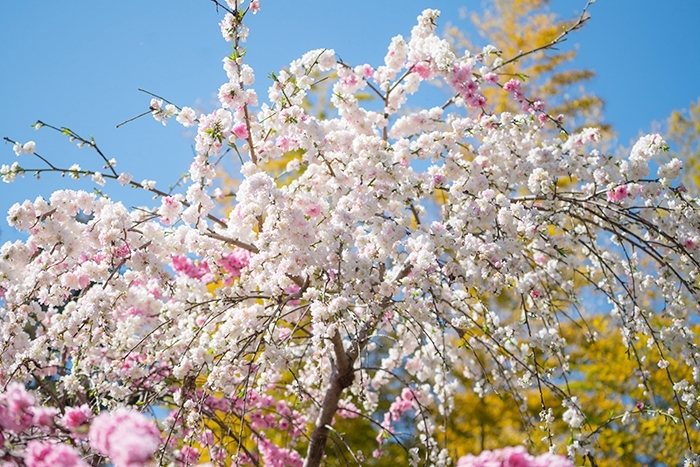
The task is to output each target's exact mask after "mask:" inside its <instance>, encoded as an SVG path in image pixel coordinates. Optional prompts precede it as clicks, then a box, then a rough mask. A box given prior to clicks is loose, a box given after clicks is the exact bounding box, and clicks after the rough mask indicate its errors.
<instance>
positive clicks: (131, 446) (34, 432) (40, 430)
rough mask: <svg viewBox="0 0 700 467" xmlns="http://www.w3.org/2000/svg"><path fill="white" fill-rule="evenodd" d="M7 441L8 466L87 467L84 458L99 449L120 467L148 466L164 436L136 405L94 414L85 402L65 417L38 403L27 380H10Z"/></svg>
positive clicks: (0, 439)
mask: <svg viewBox="0 0 700 467" xmlns="http://www.w3.org/2000/svg"><path fill="white" fill-rule="evenodd" d="M91 420H92V423H90V422H91ZM66 434H67V436H66ZM66 441H68V442H69V443H70V444H68V443H66ZM4 443H10V444H12V445H13V446H14V449H12V450H0V465H2V466H3V467H10V466H21V465H24V466H25V467H87V466H88V465H89V464H88V463H87V462H86V461H85V460H84V459H85V458H89V457H91V456H93V455H94V454H95V452H97V453H99V454H101V455H103V456H106V457H108V458H109V459H110V460H111V461H112V462H113V464H114V467H143V466H145V465H146V464H147V463H148V462H149V461H150V460H151V459H152V458H153V454H154V453H155V452H156V450H157V449H158V448H159V446H160V444H161V436H160V431H159V430H158V427H157V426H156V424H155V423H154V422H153V421H152V420H149V419H148V418H146V417H145V416H144V415H143V414H141V413H140V412H137V411H135V410H131V409H127V408H120V409H117V410H115V411H114V412H102V413H101V414H100V415H98V416H97V417H95V418H94V419H93V414H92V412H91V411H90V409H89V408H88V406H87V405H83V406H80V407H67V408H65V410H64V413H63V415H62V416H60V413H59V410H58V409H57V408H55V407H44V406H41V405H37V403H36V398H35V397H34V395H33V394H32V393H30V392H28V391H27V390H26V389H25V388H24V386H23V385H22V384H19V383H10V384H9V385H8V387H7V389H6V390H5V392H4V393H2V394H0V446H1V445H2V444H4ZM23 451H24V452H23ZM22 459H23V460H22Z"/></svg>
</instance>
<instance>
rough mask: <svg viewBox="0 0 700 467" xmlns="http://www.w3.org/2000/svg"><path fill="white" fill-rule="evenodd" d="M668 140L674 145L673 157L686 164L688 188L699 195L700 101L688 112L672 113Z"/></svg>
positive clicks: (667, 135) (693, 104)
mask: <svg viewBox="0 0 700 467" xmlns="http://www.w3.org/2000/svg"><path fill="white" fill-rule="evenodd" d="M666 138H667V140H668V141H669V142H671V143H673V147H672V149H673V151H672V153H671V155H672V156H674V157H677V158H679V159H680V160H683V161H684V162H685V164H686V168H687V169H688V170H686V171H685V172H684V173H685V175H684V176H685V180H684V181H685V183H686V187H687V188H688V189H691V190H694V191H695V192H696V193H697V190H698V187H699V186H700V99H698V100H697V101H696V102H694V103H693V102H691V103H690V107H689V108H688V110H685V111H684V110H674V111H673V112H672V113H671V116H670V117H669V119H668V130H667V134H666Z"/></svg>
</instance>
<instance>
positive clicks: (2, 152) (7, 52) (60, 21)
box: [0, 0, 700, 243]
mask: <svg viewBox="0 0 700 467" xmlns="http://www.w3.org/2000/svg"><path fill="white" fill-rule="evenodd" d="M261 4H262V10H261V12H260V13H259V14H258V15H256V16H255V17H252V18H251V19H250V21H249V22H248V25H249V27H250V29H251V33H250V39H249V42H248V63H249V64H250V65H251V66H252V67H253V68H254V69H255V72H256V80H257V82H256V88H257V89H258V92H259V94H260V96H261V101H262V100H264V96H265V95H266V93H265V89H266V87H267V83H268V81H267V79H266V78H265V77H266V76H267V75H268V74H269V73H270V72H272V71H276V70H279V69H280V68H283V67H285V66H286V65H287V64H288V63H289V62H290V61H291V60H293V59H295V58H297V57H299V56H301V55H302V54H303V53H304V52H306V51H308V50H309V49H313V48H333V49H335V50H336V52H337V53H338V54H339V55H340V56H341V57H342V58H343V60H344V61H346V62H348V63H355V64H359V63H365V62H367V63H370V64H372V65H377V64H380V63H381V61H382V59H383V57H384V54H385V51H386V46H387V45H388V43H389V41H390V39H391V37H393V36H394V35H396V34H403V35H405V36H407V35H408V34H409V33H410V29H411V27H412V26H413V24H414V23H415V18H416V16H417V15H418V14H419V13H420V12H421V11H422V10H423V9H424V8H437V9H439V10H441V11H442V13H443V14H442V17H441V20H440V24H439V27H440V28H441V29H442V28H444V26H445V24H446V23H447V22H448V21H451V22H453V23H455V24H457V25H459V26H460V27H461V28H462V29H463V30H465V31H466V32H467V33H470V31H471V34H472V36H473V35H474V32H473V30H472V29H471V25H470V23H469V22H468V21H467V20H461V19H460V16H459V14H458V12H459V9H460V7H465V8H466V9H467V11H470V10H471V11H473V10H478V9H479V8H481V6H482V2H481V1H475V0H380V1H376V0H355V1H353V2H336V1H328V0H298V1H291V0H262V1H261ZM584 4H585V2H584V1H582V0H558V1H555V2H554V6H553V9H554V10H555V11H556V12H557V13H559V14H560V15H561V16H564V17H571V16H573V15H574V13H575V12H576V11H580V10H581V8H582V7H583V6H584ZM661 5H662V3H661V2H658V1H656V0H634V1H633V0H598V1H597V2H596V3H595V4H593V5H592V7H591V9H590V12H591V15H592V19H591V21H590V22H589V23H588V24H587V25H586V26H585V27H584V28H583V30H581V31H579V32H577V33H575V34H574V35H573V36H571V38H570V39H569V42H568V43H567V44H566V47H574V46H575V47H577V48H578V53H579V59H578V60H577V62H576V63H575V66H577V67H579V68H591V69H594V70H595V71H596V72H597V77H596V78H595V80H594V81H593V82H592V83H591V84H590V85H589V86H588V87H589V89H590V90H591V91H593V92H594V93H596V94H597V95H599V96H601V97H602V98H603V99H604V100H605V101H606V108H605V117H606V120H607V121H608V122H610V123H612V125H613V127H614V128H615V130H616V131H617V132H618V135H619V142H620V143H621V144H627V143H629V142H630V141H631V140H632V139H633V138H635V137H636V136H638V135H639V134H640V133H641V132H646V131H650V130H652V129H654V126H653V124H654V122H663V121H664V120H665V119H666V117H667V116H668V115H669V114H670V112H671V111H672V110H673V109H677V108H684V107H687V106H688V104H689V103H690V102H691V101H695V100H697V99H698V97H699V96H700V79H698V76H699V74H700V73H699V72H700V59H699V57H700V28H698V27H697V24H698V20H700V2H695V1H687V0H667V1H665V2H663V6H661ZM2 13H3V14H2V15H1V17H0V63H2V64H3V67H2V73H1V74H0V137H4V136H7V137H10V138H12V139H16V140H19V141H27V140H35V141H36V142H37V151H38V152H39V153H40V154H42V155H43V156H45V157H47V158H49V159H50V160H51V161H52V162H54V163H56V164H57V165H62V166H65V167H67V166H69V165H71V164H72V163H75V162H77V163H79V164H80V165H81V166H82V167H84V168H93V169H99V168H100V166H101V164H100V163H99V160H98V159H97V158H96V155H95V154H94V153H91V152H89V151H87V150H78V149H77V148H76V147H75V145H73V144H70V143H68V141H67V140H66V139H65V138H64V137H62V136H60V135H58V134H55V133H51V132H49V131H45V130H41V131H39V132H35V131H34V130H32V129H31V127H30V125H31V124H32V123H34V122H35V121H36V120H37V119H41V120H43V121H45V122H47V123H51V124H53V125H56V126H66V127H69V128H71V129H72V130H73V131H75V132H77V133H78V134H80V135H82V136H89V135H92V136H94V137H95V138H96V141H97V143H98V145H99V146H100V147H101V148H102V150H103V151H104V152H105V154H106V155H107V156H108V157H115V158H117V160H118V163H119V165H118V166H117V169H118V170H124V171H128V172H131V173H132V174H133V175H134V178H135V180H137V181H140V180H142V179H155V180H158V182H159V184H158V187H159V188H161V189H164V188H167V186H168V185H169V184H170V183H172V182H174V181H175V180H177V178H178V177H179V176H180V174H182V173H184V172H186V171H187V167H188V164H189V160H190V158H191V156H192V136H193V134H192V132H187V131H185V129H183V127H181V126H180V125H178V124H176V123H175V122H171V123H170V124H169V125H168V126H167V127H165V128H164V127H162V126H161V125H160V124H158V123H157V122H155V121H154V120H153V119H152V118H150V117H145V118H142V119H140V120H137V121H135V122H132V123H130V124H128V125H125V126H123V127H121V128H119V129H116V128H115V125H116V124H117V123H120V122H122V121H124V120H126V119H128V118H130V117H133V116H135V115H137V114H139V113H141V112H142V111H144V110H146V109H147V107H148V102H149V97H148V96H146V95H144V94H142V93H140V92H138V91H137V89H138V88H144V89H147V90H149V91H151V92H154V93H157V94H159V95H162V96H164V97H166V98H167V99H169V100H171V101H173V102H175V103H176V104H178V105H180V106H185V105H187V106H192V107H195V108H198V109H201V110H207V111H208V110H211V109H213V108H214V107H215V105H216V99H215V96H216V91H217V89H218V88H219V86H220V85H221V84H222V83H223V82H224V81H225V80H226V75H225V74H224V72H223V70H222V67H221V59H222V57H224V56H225V55H228V54H229V53H230V46H229V44H227V43H226V42H224V41H223V40H222V38H221V35H220V32H219V28H218V26H217V24H218V22H219V19H220V17H221V15H220V14H217V12H216V10H215V7H214V4H213V3H211V2H210V1H209V0H196V1H195V0H189V1H177V0H149V1H147V2H136V1H122V2H102V1H94V0H71V1H70V2H58V1H49V0H39V1H36V2H7V3H6V4H4V5H3V8H2ZM15 159H16V158H15V155H14V153H13V152H12V147H11V145H10V144H4V143H3V144H2V145H0V164H10V163H12V162H13V161H14V160H15ZM19 162H20V163H21V164H22V165H23V166H27V167H38V165H37V164H38V161H37V162H36V163H34V161H31V163H30V160H29V159H28V156H22V158H21V159H20V160H19ZM60 188H74V189H78V188H81V189H87V190H92V189H93V188H94V185H93V184H92V183H90V182H87V181H83V182H76V181H74V180H71V179H68V178H61V176H60V175H58V174H46V175H44V176H43V177H42V179H41V180H40V181H36V180H34V179H33V178H31V177H27V178H25V179H18V180H17V181H16V182H15V183H13V184H10V185H8V184H0V218H1V220H0V243H1V242H4V241H6V240H13V239H16V238H21V236H19V235H18V234H17V233H16V232H15V231H14V230H12V229H10V228H9V227H8V226H7V224H6V223H5V220H4V217H5V215H4V214H5V213H6V212H7V209H8V208H9V207H10V206H11V205H12V204H13V203H14V202H17V201H22V200H24V199H26V198H31V199H33V198H35V197H36V196H38V195H43V196H48V195H49V194H50V193H51V192H52V191H54V190H56V189H60ZM105 191H106V192H107V193H109V194H110V195H111V196H112V197H113V198H115V199H119V200H123V201H124V202H125V204H127V205H143V204H150V197H149V196H147V195H144V194H143V193H138V192H137V191H136V190H131V189H125V188H121V187H119V186H118V185H116V184H110V183H108V185H107V186H106V187H105Z"/></svg>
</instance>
